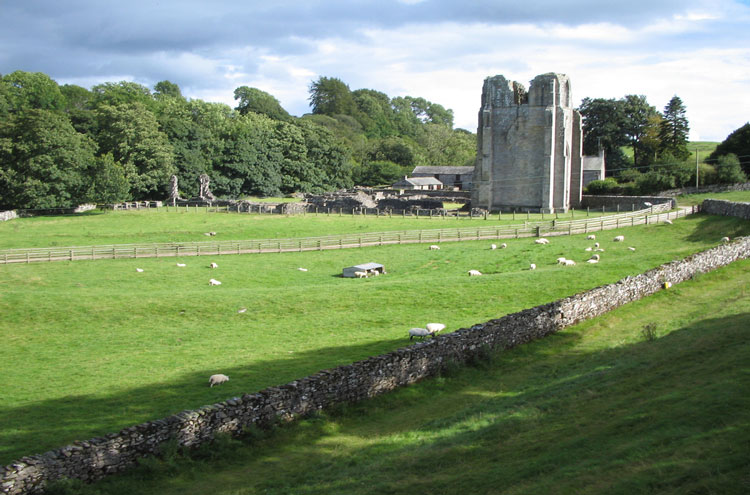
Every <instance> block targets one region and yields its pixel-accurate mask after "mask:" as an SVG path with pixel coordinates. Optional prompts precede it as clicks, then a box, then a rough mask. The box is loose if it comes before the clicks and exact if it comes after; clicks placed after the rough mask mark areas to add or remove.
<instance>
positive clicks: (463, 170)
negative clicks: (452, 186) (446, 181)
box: [411, 165, 474, 175]
mask: <svg viewBox="0 0 750 495" xmlns="http://www.w3.org/2000/svg"><path fill="white" fill-rule="evenodd" d="M411 173H412V174H454V175H463V174H473V173H474V167H440V166H431V165H420V166H417V167H414V170H412V172H411Z"/></svg>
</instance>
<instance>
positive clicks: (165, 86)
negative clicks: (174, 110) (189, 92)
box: [154, 80, 182, 100]
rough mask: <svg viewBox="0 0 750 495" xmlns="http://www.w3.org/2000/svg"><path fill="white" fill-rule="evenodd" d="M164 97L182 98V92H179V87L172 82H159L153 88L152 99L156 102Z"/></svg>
mask: <svg viewBox="0 0 750 495" xmlns="http://www.w3.org/2000/svg"><path fill="white" fill-rule="evenodd" d="M165 97H167V98H182V91H180V87H179V86H178V85H176V84H175V83H173V82H170V81H167V80H164V81H159V82H158V83H156V85H155V86H154V98H156V99H157V100H158V99H161V98H165Z"/></svg>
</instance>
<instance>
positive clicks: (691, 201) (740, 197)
mask: <svg viewBox="0 0 750 495" xmlns="http://www.w3.org/2000/svg"><path fill="white" fill-rule="evenodd" d="M704 199H723V200H725V201H742V202H745V203H748V202H750V191H728V192H723V193H704V194H684V195H682V196H678V197H677V204H678V205H680V206H691V205H697V204H700V203H702V202H703V200H704Z"/></svg>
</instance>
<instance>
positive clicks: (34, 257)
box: [0, 205, 699, 264]
mask: <svg viewBox="0 0 750 495" xmlns="http://www.w3.org/2000/svg"><path fill="white" fill-rule="evenodd" d="M667 208H669V206H668V205H654V206H653V207H652V208H650V209H646V210H639V211H634V212H628V213H620V214H616V215H608V216H601V217H596V218H585V219H580V220H565V221H558V220H550V221H539V222H524V223H523V224H517V225H498V226H479V227H464V228H447V229H424V230H404V231H390V232H370V233H362V234H343V235H329V236H322V237H301V238H287V239H256V240H244V241H216V242H212V241H205V242H171V243H156V244H114V245H99V246H78V247H52V248H26V249H6V250H0V264H3V263H6V264H7V263H31V262H40V261H75V260H96V259H122V258H159V257H166V256H208V255H210V256H216V255H228V254H252V253H284V252H294V251H322V250H326V249H346V248H357V247H366V246H385V245H389V244H414V243H430V244H435V243H441V242H460V241H477V240H485V239H511V238H521V237H541V236H558V235H573V234H583V233H588V232H598V231H602V230H609V229H617V228H621V227H630V226H635V225H642V224H650V223H658V222H663V221H664V220H667V219H673V218H679V217H684V216H686V215H688V214H691V213H695V212H697V211H698V209H699V207H698V206H694V207H691V208H681V209H678V210H676V211H667Z"/></svg>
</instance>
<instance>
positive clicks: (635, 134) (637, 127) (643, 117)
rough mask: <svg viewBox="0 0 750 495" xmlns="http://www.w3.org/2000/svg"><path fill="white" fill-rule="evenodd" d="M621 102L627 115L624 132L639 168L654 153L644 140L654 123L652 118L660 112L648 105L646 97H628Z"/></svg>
mask: <svg viewBox="0 0 750 495" xmlns="http://www.w3.org/2000/svg"><path fill="white" fill-rule="evenodd" d="M621 102H622V107H623V112H624V114H625V121H624V127H623V130H624V132H625V136H626V138H627V141H628V143H629V144H630V146H631V147H632V148H633V165H634V166H635V167H639V166H642V165H644V157H645V156H649V155H650V154H651V153H652V152H653V151H654V150H652V149H650V148H649V147H648V146H647V145H646V143H645V141H644V138H645V137H646V135H647V134H648V132H649V127H650V126H651V125H652V123H653V120H652V117H654V116H655V115H657V113H658V112H657V111H656V108H654V107H652V106H651V105H649V104H648V101H646V97H645V96H644V95H627V96H625V98H624V99H623V100H621Z"/></svg>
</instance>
